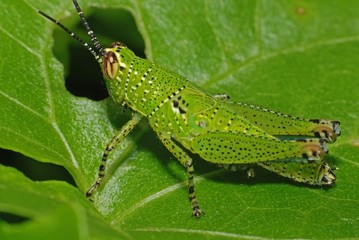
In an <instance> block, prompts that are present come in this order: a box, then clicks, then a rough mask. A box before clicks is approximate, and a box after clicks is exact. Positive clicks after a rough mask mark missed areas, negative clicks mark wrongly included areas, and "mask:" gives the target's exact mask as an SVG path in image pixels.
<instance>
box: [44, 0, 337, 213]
mask: <svg viewBox="0 0 359 240" xmlns="http://www.w3.org/2000/svg"><path fill="white" fill-rule="evenodd" d="M73 4H74V6H75V8H76V10H77V12H78V14H79V17H80V19H81V22H82V24H83V25H84V27H85V28H86V30H87V33H88V35H89V37H90V39H91V42H92V44H93V45H94V49H96V50H94V49H93V48H91V47H90V46H89V44H88V43H86V42H85V41H83V40H82V39H80V38H79V37H78V36H77V35H75V34H74V33H73V32H71V31H70V30H69V29H67V28H66V27H65V26H64V25H63V24H61V23H60V22H58V21H57V20H55V19H53V18H52V17H50V16H48V15H46V14H45V13H43V12H41V11H39V13H40V14H42V15H43V16H44V17H46V18H48V19H49V20H51V21H52V22H54V23H56V24H57V25H58V26H60V27H61V28H62V29H63V30H64V31H66V32H67V33H68V34H70V35H71V36H72V37H73V38H75V39H76V40H77V41H79V42H80V43H81V44H82V45H84V46H85V47H86V48H87V50H88V51H90V52H91V53H92V55H93V56H94V57H95V59H96V60H97V61H98V63H99V64H100V66H101V69H102V72H103V75H104V79H105V84H106V87H107V89H108V92H109V95H110V96H111V97H112V99H113V100H114V101H115V102H116V103H118V104H120V105H126V106H128V107H129V108H130V109H131V110H132V112H133V114H132V118H131V120H129V121H128V122H127V123H126V124H125V125H124V126H123V127H122V128H121V130H120V131H119V132H118V133H117V134H116V135H115V136H114V137H113V139H112V140H111V141H110V142H109V143H108V144H107V146H106V148H105V150H104V152H103V156H102V160H101V164H100V167H99V170H98V176H97V180H96V182H95V183H94V184H93V185H92V187H91V188H90V189H89V190H88V191H87V193H86V196H87V197H88V198H90V199H91V197H92V195H93V194H94V192H95V191H96V190H97V189H98V188H99V186H100V185H101V183H102V181H103V178H104V177H105V169H106V162H107V159H108V156H109V154H110V153H111V151H112V150H113V149H115V148H116V146H117V145H118V144H120V143H121V142H122V140H123V139H124V138H125V137H126V136H127V135H128V134H129V133H130V132H131V130H132V129H133V128H134V127H135V126H136V125H137V123H138V122H139V121H140V120H141V119H143V118H147V120H148V121H149V124H150V126H151V127H152V128H153V130H154V131H155V132H156V133H157V135H158V138H159V139H160V140H161V142H162V143H163V144H164V145H165V147H166V148H167V149H168V150H169V151H170V152H171V153H172V154H173V155H174V156H175V157H176V158H177V159H178V160H179V161H180V163H181V164H182V165H183V166H184V167H185V168H186V169H187V177H188V192H189V199H190V202H191V204H192V210H193V212H192V215H193V216H194V217H196V218H198V217H200V216H201V214H203V212H202V210H201V209H200V207H199V204H198V201H197V198H196V195H195V191H194V181H193V174H194V168H193V161H192V158H191V157H190V155H189V152H191V153H193V154H198V155H199V156H200V157H202V158H203V159H204V160H206V161H209V162H211V163H216V164H218V165H220V166H223V167H225V168H232V169H233V168H242V169H247V170H248V172H247V173H248V176H253V174H254V173H253V170H252V169H250V166H251V165H259V166H261V167H263V168H265V169H268V170H270V171H273V172H275V173H277V174H279V175H282V176H284V177H288V178H291V179H293V180H295V181H297V182H303V183H307V184H311V185H319V186H321V185H332V184H333V183H334V182H335V179H336V177H335V175H334V173H333V170H335V168H331V167H330V166H329V165H328V164H327V163H326V162H324V160H323V159H324V156H325V155H326V154H327V153H328V150H327V147H326V143H333V142H335V141H336V139H337V137H338V136H340V133H341V130H340V123H339V121H329V120H319V119H303V118H299V117H292V116H290V115H287V114H283V113H279V112H274V111H271V110H268V109H265V108H262V107H258V106H253V105H248V104H243V103H236V102H232V101H230V100H229V97H228V96H227V95H210V94H208V93H206V92H204V91H203V90H201V89H200V88H199V87H198V86H196V85H195V84H193V83H191V82H189V81H188V80H187V78H185V77H183V76H181V75H179V74H176V73H174V72H172V71H169V70H167V69H166V68H164V67H162V66H159V65H157V64H154V63H153V62H151V61H148V60H146V59H142V58H139V57H137V56H136V55H135V54H134V53H133V52H132V51H131V50H130V49H128V48H127V47H126V46H125V45H124V44H123V43H120V42H114V43H112V44H111V46H110V47H108V48H103V47H102V46H101V44H100V42H99V41H98V39H97V37H96V36H95V34H94V33H93V31H92V30H91V28H90V26H89V24H88V22H87V21H86V19H85V16H84V14H83V12H82V10H81V8H80V6H79V4H78V3H77V1H76V0H73ZM282 136H285V137H287V138H286V139H282V138H281V137H282ZM288 136H290V139H288Z"/></svg>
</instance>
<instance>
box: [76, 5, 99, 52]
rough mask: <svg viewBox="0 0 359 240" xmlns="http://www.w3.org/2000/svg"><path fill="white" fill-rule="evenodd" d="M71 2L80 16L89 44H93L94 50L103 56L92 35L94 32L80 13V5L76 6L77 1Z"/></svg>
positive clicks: (95, 38)
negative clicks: (89, 40)
mask: <svg viewBox="0 0 359 240" xmlns="http://www.w3.org/2000/svg"><path fill="white" fill-rule="evenodd" d="M72 2H73V3H74V6H75V8H76V11H77V13H78V14H79V16H80V19H81V22H82V25H84V27H85V29H86V31H87V34H88V35H89V37H90V39H91V42H92V43H93V45H94V46H95V48H96V49H97V50H98V51H99V53H100V54H101V55H104V54H105V52H104V51H103V48H102V47H101V44H100V42H99V40H98V39H97V37H96V35H95V34H94V32H93V31H92V29H91V27H90V25H89V23H88V22H87V20H86V18H85V15H84V13H83V12H82V10H81V8H80V5H79V4H78V2H77V0H72Z"/></svg>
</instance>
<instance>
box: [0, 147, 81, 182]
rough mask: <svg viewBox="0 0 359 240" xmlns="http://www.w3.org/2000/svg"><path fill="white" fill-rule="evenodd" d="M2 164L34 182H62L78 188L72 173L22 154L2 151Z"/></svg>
mask: <svg viewBox="0 0 359 240" xmlns="http://www.w3.org/2000/svg"><path fill="white" fill-rule="evenodd" d="M0 156H1V159H0V164H3V165H5V166H9V167H14V168H16V169H17V170H19V171H21V172H22V173H23V174H24V175H25V176H27V177H28V178H30V179H31V180H34V181H45V180H60V181H66V182H68V183H70V184H71V185H73V186H76V184H75V181H74V179H73V178H72V176H71V175H70V173H69V172H68V171H67V170H66V169H65V168H64V167H62V166H59V165H56V164H52V163H43V162H39V161H35V160H33V159H32V158H29V157H26V156H24V155H22V154H20V153H17V152H13V151H10V150H4V149H0Z"/></svg>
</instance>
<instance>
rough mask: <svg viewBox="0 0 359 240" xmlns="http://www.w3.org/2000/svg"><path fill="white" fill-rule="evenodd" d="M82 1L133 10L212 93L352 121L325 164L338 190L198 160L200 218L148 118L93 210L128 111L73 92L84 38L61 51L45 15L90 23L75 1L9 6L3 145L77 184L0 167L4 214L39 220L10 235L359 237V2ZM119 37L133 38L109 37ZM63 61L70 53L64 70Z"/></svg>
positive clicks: (150, 44) (0, 93)
mask: <svg viewBox="0 0 359 240" xmlns="http://www.w3.org/2000/svg"><path fill="white" fill-rule="evenodd" d="M80 5H81V6H82V8H83V10H84V12H85V14H86V16H90V15H92V16H96V15H101V14H103V13H104V14H105V15H106V14H107V13H106V11H104V9H109V8H112V9H115V10H114V11H118V12H119V14H120V12H121V11H122V10H121V9H120V8H122V9H123V8H124V9H127V10H128V11H129V12H131V13H132V15H133V17H134V19H135V22H136V24H137V27H138V29H139V31H140V33H141V35H142V37H143V39H144V42H145V46H146V49H145V53H146V56H147V58H148V59H150V60H153V61H155V62H156V63H158V64H162V65H164V66H166V67H168V68H169V69H171V70H173V71H176V72H179V73H181V74H183V75H185V76H187V77H188V79H189V80H190V81H192V82H196V83H197V84H198V85H200V86H202V87H203V88H204V89H206V90H207V91H209V92H210V93H227V94H229V95H230V96H231V97H232V99H234V100H237V101H244V102H249V103H253V104H258V105H263V106H266V107H269V108H273V109H278V110H280V111H282V112H289V113H292V114H293V115H298V116H303V117H308V118H330V119H338V120H340V121H341V123H342V129H343V135H342V136H341V137H340V138H339V139H338V141H337V142H336V143H335V144H333V145H330V146H329V147H330V155H329V156H328V158H327V160H328V161H329V162H330V163H332V164H333V165H335V166H337V167H338V168H339V170H337V171H336V175H337V183H336V185H335V186H334V187H333V188H330V189H324V188H313V187H308V186H305V185H301V184H295V183H293V182H291V181H290V180H287V179H284V178H281V177H279V176H276V175H274V174H272V173H269V172H266V171H264V170H260V169H258V170H257V171H256V173H257V176H256V177H255V179H246V177H245V174H244V173H242V172H236V173H232V172H227V171H225V170H223V169H218V168H217V167H216V166H214V165H212V164H210V163H207V162H205V161H203V160H202V159H200V158H198V157H196V156H194V157H195V161H196V165H195V168H196V178H195V181H196V192H197V196H198V198H199V201H200V204H201V207H202V208H203V210H204V211H205V212H206V215H205V216H204V217H203V218H201V219H199V220H194V219H192V218H191V217H190V213H191V209H190V204H189V203H188V196H187V188H186V175H185V171H184V169H183V167H182V166H181V165H180V164H179V163H178V162H177V161H176V159H175V158H174V157H173V156H171V155H170V154H169V153H168V152H167V150H166V149H165V148H164V146H162V145H161V143H160V142H159V140H158V139H157V138H156V134H155V133H154V132H153V131H152V130H151V129H149V127H148V124H147V122H146V121H143V122H142V123H141V125H140V126H139V127H138V128H137V129H135V130H134V132H133V133H131V134H130V136H129V137H127V138H126V139H125V141H124V142H123V143H122V144H121V146H119V147H118V149H116V151H115V152H114V154H112V155H111V157H110V162H109V165H110V166H109V169H108V173H107V178H106V180H105V184H104V185H103V187H102V188H101V189H100V190H99V192H98V194H97V195H96V197H95V202H94V203H93V204H92V203H91V202H89V201H87V199H86V198H85V197H84V194H83V193H84V192H85V191H86V190H87V189H88V188H89V186H91V184H92V183H93V182H94V180H95V177H96V172H97V169H98V165H99V162H100V159H101V155H102V150H103V147H104V146H105V145H106V143H107V142H108V141H109V140H110V139H111V137H112V136H113V135H114V134H115V132H116V130H118V129H119V128H120V127H121V126H122V125H123V124H124V123H125V122H126V121H127V120H128V119H129V115H128V114H127V113H126V114H124V113H122V110H121V107H120V106H116V105H115V104H114V103H112V101H111V100H110V99H106V100H102V101H94V100H90V99H87V98H84V97H76V96H74V95H73V94H71V93H70V92H69V91H68V90H67V89H66V88H65V83H64V74H65V73H64V67H63V65H64V66H65V67H68V66H69V56H70V55H71V52H69V50H68V48H67V44H68V43H69V42H74V40H73V39H71V38H70V37H69V36H66V35H65V34H59V36H60V38H61V39H63V38H65V39H66V40H61V41H63V42H61V41H60V40H57V41H56V44H55V45H54V40H53V36H52V31H53V29H54V28H56V26H54V24H52V23H50V22H48V21H46V20H45V19H44V18H42V17H41V16H40V15H39V14H38V13H37V10H41V11H43V12H46V13H47V14H49V15H51V16H53V17H55V18H59V19H61V21H62V20H64V22H65V23H66V25H68V26H69V27H70V28H71V29H76V28H75V27H74V23H76V22H78V16H77V13H76V12H75V9H74V7H73V6H72V5H71V3H70V2H69V1H61V0H56V1H51V2H49V1H45V0H41V1H40V0H38V1H25V0H23V1H21V0H19V1H10V0H5V1H1V2H0V9H2V10H1V13H0V16H1V23H0V42H1V43H2V44H1V45H0V53H1V55H2V58H1V60H0V66H1V71H0V105H1V107H0V131H1V137H0V147H1V148H4V149H10V150H13V151H16V152H20V153H22V154H24V155H26V156H28V157H31V158H33V159H36V160H38V161H41V162H48V163H54V164H58V165H61V166H64V167H65V168H66V169H67V171H69V172H70V174H71V175H72V177H73V178H74V180H75V182H76V185H77V187H73V186H71V185H70V184H67V183H64V182H56V181H46V182H36V181H32V180H30V179H27V178H26V177H24V176H23V175H22V174H21V173H20V172H19V171H18V170H15V169H13V168H10V167H4V166H1V165H0V171H1V174H0V178H1V179H0V189H1V194H0V212H6V213H11V214H14V215H18V216H22V217H25V218H26V219H28V220H27V221H25V222H24V223H20V224H10V223H5V222H3V221H2V222H0V236H5V237H9V236H18V238H23V237H26V236H29V234H37V235H36V236H38V238H46V237H47V236H59V238H60V237H61V238H62V239H64V238H65V237H67V238H71V239H77V238H83V239H87V238H126V237H128V238H131V237H132V238H135V239H142V238H145V237H146V238H150V237H153V238H163V239H168V238H172V239H192V238H196V239H198V238H200V239H201V238H202V239H211V238H213V239H214V238H237V239H246V238H250V239H257V238H258V239H259V238H281V239H283V238H286V239H288V238H305V239H328V238H330V239H338V238H342V239H343V238H346V239H355V238H358V237H359V236H358V235H359V234H358V231H357V229H358V228H359V215H358V212H359V204H358V199H359V191H358V182H359V163H358V160H357V157H356V156H358V154H359V121H358V109H359V93H358V89H359V88H358V87H359V80H358V76H359V69H358V68H357V66H358V64H359V44H358V40H359V21H358V20H357V16H358V9H359V2H358V3H357V2H355V1H349V0H346V1H329V2H328V1H324V0H323V1H250V0H248V1H244V0H242V1H240V0H233V1H230V0H227V1H205V0H195V1H190V0H188V1H187V0H186V1H155V0H147V1H131V0H123V1H122V0H101V1H100V0H98V1H95V0H88V1H81V2H80ZM99 9H102V10H101V11H99ZM98 12H102V13H99V14H97V13H98ZM91 13H92V14H91ZM105 17H106V16H105ZM64 18H69V19H71V20H70V22H69V21H66V19H64ZM67 23H68V24H67ZM90 24H91V25H95V23H93V22H90ZM97 24H99V25H98V26H100V27H97V28H96V29H94V30H95V32H99V35H100V34H101V38H100V40H101V41H102V39H105V38H103V37H102V36H106V39H105V40H104V42H106V44H107V41H108V39H110V38H111V36H112V34H114V33H116V34H117V33H118V34H121V35H127V32H129V29H126V28H119V27H118V26H120V24H121V23H119V22H117V21H116V20H113V21H112V22H111V21H110V26H109V28H108V25H107V26H106V27H103V26H102V25H101V23H97ZM106 29H109V31H110V32H109V33H108V32H107V31H106ZM76 31H77V30H76ZM56 35H58V34H56ZM79 35H81V37H83V38H85V39H86V41H88V38H87V37H86V36H84V35H83V33H80V34H79ZM116 40H121V41H123V40H122V39H112V40H111V41H116ZM125 44H127V45H128V46H130V43H128V42H125ZM104 45H105V44H104ZM53 48H54V49H53ZM53 51H54V52H57V53H61V54H57V56H58V58H59V59H61V61H62V62H59V60H57V59H56V58H55V57H54V54H53ZM83 58H84V59H91V58H92V56H91V55H90V54H88V53H85V54H84V56H83ZM91 60H93V59H91ZM84 61H85V60H84ZM93 61H94V60H93ZM81 62H82V61H81ZM81 62H78V64H81ZM79 66H80V65H79ZM77 71H90V67H86V66H85V67H78V69H77ZM98 71H100V68H98ZM98 81H101V80H100V79H98ZM11 160H12V161H16V159H11ZM115 160H116V161H115ZM97 211H98V212H99V213H100V214H99V213H98V212H97ZM101 214H102V215H103V217H101ZM50 223H51V224H50ZM54 225H57V226H58V228H56V227H54ZM59 229H62V230H65V229H68V231H67V232H64V231H59ZM62 234H63V235H62ZM1 239H3V238H1Z"/></svg>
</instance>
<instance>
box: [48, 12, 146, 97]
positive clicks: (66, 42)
mask: <svg viewBox="0 0 359 240" xmlns="http://www.w3.org/2000/svg"><path fill="white" fill-rule="evenodd" d="M84 13H85V16H86V18H87V20H88V22H89V24H90V26H91V28H92V29H93V31H94V32H95V34H96V36H97V38H98V39H99V41H100V43H101V45H102V47H108V46H110V44H111V43H112V42H115V41H120V42H122V43H124V44H125V45H126V46H127V47H128V48H130V49H131V50H132V51H134V52H135V54H136V55H137V56H139V57H145V54H144V41H143V38H142V37H141V35H140V33H139V31H138V29H137V27H136V24H135V21H134V18H133V17H132V15H131V14H130V13H129V12H127V11H125V10H121V9H95V10H94V11H93V12H92V13H91V9H85V10H84ZM75 19H76V26H73V25H72V26H71V23H69V22H68V21H69V20H68V21H66V19H65V20H64V21H61V22H63V24H64V25H66V26H68V28H69V29H70V30H71V31H73V32H74V33H75V34H77V35H78V36H80V38H81V39H83V40H84V41H85V42H88V43H89V44H90V45H91V46H92V43H90V39H89V37H88V36H87V33H86V30H85V29H84V27H83V26H82V24H81V22H80V19H79V18H78V15H77V14H76V12H75V11H74V13H73V16H71V21H74V20H75ZM54 38H55V43H54V45H55V47H54V54H55V56H56V57H57V58H58V59H59V60H60V61H61V62H62V63H64V65H65V76H66V83H65V85H66V88H67V90H68V91H69V92H71V93H72V94H73V95H75V96H80V97H87V98H89V99H93V100H102V99H104V98H106V97H108V93H107V89H106V86H105V84H104V82H103V77H102V72H101V68H100V66H99V64H98V63H97V61H96V60H95V59H94V57H93V56H92V55H91V53H90V52H88V50H87V49H86V48H85V47H84V46H82V45H81V44H80V43H78V42H77V41H76V40H74V39H73V38H72V37H70V36H69V35H67V34H66V33H65V32H63V31H62V29H59V28H58V27H57V28H56V30H55V33H54Z"/></svg>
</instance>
